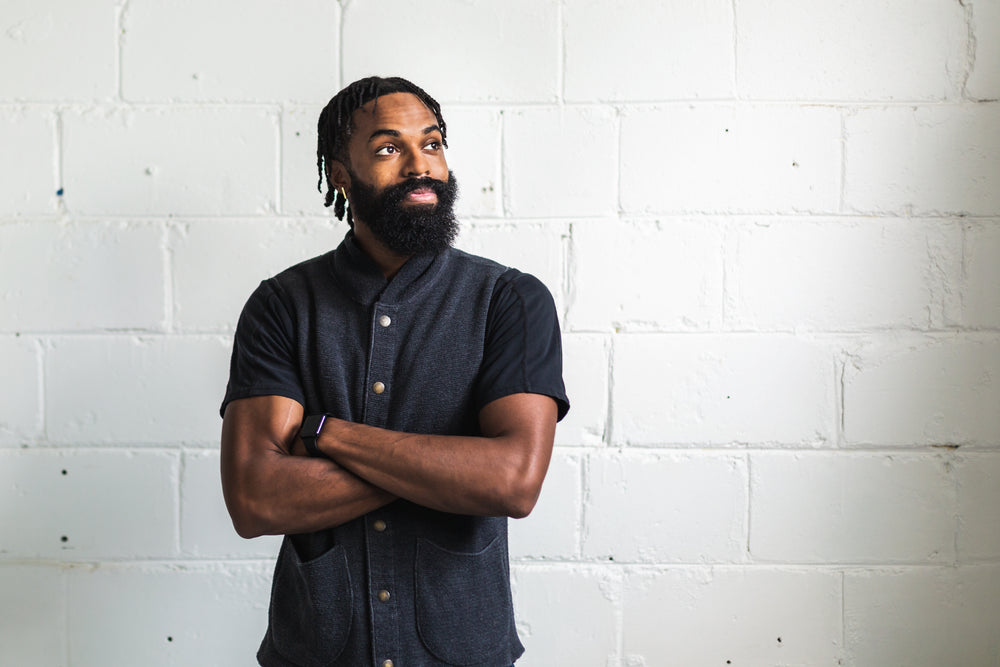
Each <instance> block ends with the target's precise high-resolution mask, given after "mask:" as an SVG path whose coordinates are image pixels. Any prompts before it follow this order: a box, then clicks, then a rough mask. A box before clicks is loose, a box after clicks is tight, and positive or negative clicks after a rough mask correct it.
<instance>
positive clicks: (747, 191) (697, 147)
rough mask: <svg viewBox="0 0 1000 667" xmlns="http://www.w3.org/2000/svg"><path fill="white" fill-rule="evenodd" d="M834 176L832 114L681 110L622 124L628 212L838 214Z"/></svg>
mask: <svg viewBox="0 0 1000 667" xmlns="http://www.w3.org/2000/svg"><path fill="white" fill-rule="evenodd" d="M840 171H841V131H840V115H839V113H838V112H837V111H836V110H834V109H830V108H821V107H811V108H795V107H788V106H764V105H761V106H732V105H707V104H699V105H685V106H680V105H677V106H665V107H661V108H656V109H646V110H636V111H630V112H628V113H626V114H625V115H624V116H623V119H622V128H621V203H622V208H623V209H624V210H625V211H627V212H630V213H648V212H695V211H698V212H782V213H790V212H798V211H810V212H835V211H837V210H838V209H839V206H840V180H841V179H840Z"/></svg>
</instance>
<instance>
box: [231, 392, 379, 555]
mask: <svg viewBox="0 0 1000 667" xmlns="http://www.w3.org/2000/svg"><path fill="white" fill-rule="evenodd" d="M301 421H302V406H301V405H299V404H298V403H296V402H295V401H292V400H289V399H285V398H281V397H277V396H261V397H255V398H247V399H242V400H238V401H234V402H233V403H231V404H230V405H229V406H228V407H227V409H226V415H225V418H224V419H223V422H222V490H223V494H224V496H225V500H226V506H227V508H228V509H229V514H230V516H231V517H232V519H233V526H234V527H235V528H236V532H238V533H239V534H240V535H242V536H243V537H256V536H258V535H268V534H294V533H303V532H310V531H315V530H321V529H324V528H330V527H333V526H337V525H340V524H342V523H345V522H347V521H350V520H351V519H354V518H356V517H358V516H361V515H363V514H365V513H367V512H370V511H372V510H373V509H376V508H378V507H381V506H382V505H385V504H386V503H389V502H392V501H393V500H394V499H395V497H394V496H393V495H392V494H390V493H387V492H386V491H384V490H382V489H380V488H377V487H375V486H373V485H372V484H370V483H369V482H366V481H364V480H363V479H361V478H359V477H358V476H357V475H355V474H353V473H351V472H350V471H349V470H345V469H344V468H342V467H341V466H339V465H337V464H336V463H334V462H332V461H329V460H326V459H318V458H309V457H306V456H298V455H295V454H297V453H302V452H301V448H296V449H294V452H293V448H294V446H295V444H296V443H298V445H300V446H301V440H298V439H297V434H298V430H299V424H300V423H301Z"/></svg>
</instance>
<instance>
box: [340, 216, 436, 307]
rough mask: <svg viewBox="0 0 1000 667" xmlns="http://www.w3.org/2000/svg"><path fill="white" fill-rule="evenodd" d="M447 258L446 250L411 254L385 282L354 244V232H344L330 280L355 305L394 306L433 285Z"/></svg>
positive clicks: (356, 243) (358, 246) (379, 272)
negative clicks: (336, 283)
mask: <svg viewBox="0 0 1000 667" xmlns="http://www.w3.org/2000/svg"><path fill="white" fill-rule="evenodd" d="M447 255H448V251H445V252H443V253H432V252H428V253H423V254H420V255H414V256H413V257H411V258H410V259H408V260H407V261H406V263H405V264H403V266H402V267H400V269H399V272H397V273H396V275H395V276H393V278H392V280H386V279H385V276H384V275H383V274H382V271H381V269H379V268H378V265H376V264H375V261H374V260H373V259H372V258H371V257H369V256H368V255H367V254H366V253H365V251H364V250H362V249H361V246H360V245H358V241H357V239H356V238H355V236H354V230H348V232H347V235H346V236H344V240H343V241H341V242H340V245H339V246H337V248H336V249H335V250H334V251H333V252H332V253H331V254H330V258H331V268H332V270H333V275H334V278H335V279H336V280H337V282H338V283H339V284H340V286H341V288H342V289H343V290H344V291H345V292H346V293H347V294H348V295H349V296H350V297H351V298H352V299H354V300H355V301H357V302H358V303H361V304H363V305H365V306H370V305H372V304H373V303H375V302H376V301H379V302H381V303H386V304H396V303H405V302H407V301H409V300H410V299H413V298H414V297H416V296H417V295H418V294H419V293H420V292H422V291H423V290H424V289H425V288H426V287H427V286H428V285H430V284H431V282H433V280H434V278H435V277H436V276H437V274H438V273H439V272H440V271H441V268H442V266H443V265H444V264H445V262H446V258H447Z"/></svg>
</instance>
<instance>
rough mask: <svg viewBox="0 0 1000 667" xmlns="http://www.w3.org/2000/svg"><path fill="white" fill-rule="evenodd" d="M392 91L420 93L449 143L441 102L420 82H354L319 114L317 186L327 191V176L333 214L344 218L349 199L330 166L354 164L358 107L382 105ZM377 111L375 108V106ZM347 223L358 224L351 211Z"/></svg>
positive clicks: (392, 79) (395, 79)
mask: <svg viewBox="0 0 1000 667" xmlns="http://www.w3.org/2000/svg"><path fill="white" fill-rule="evenodd" d="M391 93H411V94H413V95H416V96H417V99H419V100H420V101H421V102H423V103H424V105H425V106H426V107H427V108H428V109H429V110H430V111H431V113H433V114H434V117H435V119H436V120H437V124H438V127H439V128H441V143H442V144H443V145H444V146H446V147H447V146H448V141H447V135H446V133H445V124H444V118H442V116H441V105H440V104H438V103H437V101H436V100H435V99H434V98H433V97H431V96H430V95H428V94H427V93H426V92H424V90H423V88H420V87H419V86H417V85H416V84H413V83H411V82H409V81H407V80H406V79H403V78H401V77H398V76H392V77H386V78H383V77H380V76H370V77H367V78H365V79H359V80H357V81H355V82H354V83H352V84H350V85H349V86H347V87H346V88H344V89H343V90H341V91H340V92H339V93H337V94H336V95H334V96H333V99H331V100H330V102H329V103H328V104H327V105H326V108H324V109H323V111H322V113H320V115H319V124H318V128H317V129H318V134H319V139H318V141H317V144H316V169H317V171H318V172H319V181H317V182H316V189H317V190H319V191H320V192H322V191H323V179H324V178H326V200H325V203H324V204H323V205H324V206H330V205H331V204H332V205H333V213H334V215H336V216H337V219H338V220H343V219H344V210H345V207H346V204H347V198H346V197H344V195H343V193H341V192H340V191H339V190H337V189H336V188H335V187H333V184H332V183H331V182H330V174H329V173H328V171H327V168H328V167H329V166H330V163H331V162H333V161H337V162H340V163H341V164H343V165H345V166H348V167H350V157H349V155H348V153H347V142H348V141H350V138H351V116H352V115H353V114H354V112H355V111H356V110H357V109H360V108H361V107H363V106H364V105H366V104H368V103H369V102H371V101H372V100H375V108H378V98H379V97H380V96H382V95H389V94H391ZM372 111H374V108H373V109H372ZM347 222H348V224H350V225H351V226H352V227H353V226H354V220H353V216H352V215H351V212H350V211H347Z"/></svg>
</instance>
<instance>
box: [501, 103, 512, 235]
mask: <svg viewBox="0 0 1000 667" xmlns="http://www.w3.org/2000/svg"><path fill="white" fill-rule="evenodd" d="M499 125H500V214H501V216H502V219H507V218H508V217H509V216H510V211H509V210H508V208H509V207H508V200H509V199H510V183H509V182H508V181H509V177H508V175H507V117H506V115H505V114H504V110H503V109H500V123H499Z"/></svg>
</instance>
